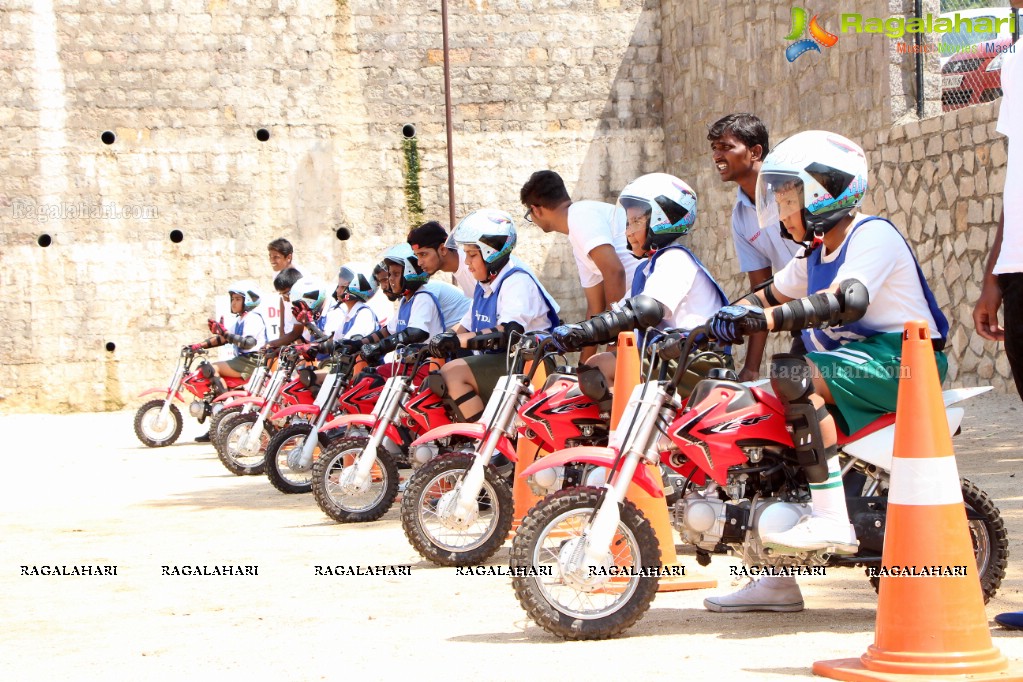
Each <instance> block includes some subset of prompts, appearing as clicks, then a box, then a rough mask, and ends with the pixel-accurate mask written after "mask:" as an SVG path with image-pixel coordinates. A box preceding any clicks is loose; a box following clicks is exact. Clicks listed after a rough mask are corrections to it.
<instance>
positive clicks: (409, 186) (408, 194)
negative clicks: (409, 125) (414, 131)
mask: <svg viewBox="0 0 1023 682" xmlns="http://www.w3.org/2000/svg"><path fill="white" fill-rule="evenodd" d="M401 146H402V149H403V150H404V152H405V208H406V209H407V211H408V219H409V227H410V228H412V227H417V226H418V225H419V224H420V223H422V222H423V213H424V211H423V200H422V197H421V196H420V194H419V146H418V144H417V143H416V138H414V137H411V138H405V139H404V140H402V142H401Z"/></svg>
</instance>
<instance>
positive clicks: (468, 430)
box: [412, 422, 519, 462]
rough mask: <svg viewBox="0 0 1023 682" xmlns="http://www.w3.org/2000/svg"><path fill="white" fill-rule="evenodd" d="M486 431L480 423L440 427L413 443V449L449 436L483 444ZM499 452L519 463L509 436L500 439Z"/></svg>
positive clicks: (498, 442) (462, 423)
mask: <svg viewBox="0 0 1023 682" xmlns="http://www.w3.org/2000/svg"><path fill="white" fill-rule="evenodd" d="M486 430H487V429H486V426H484V425H483V424H481V423H479V422H473V423H468V422H456V423H453V424H444V425H443V426H438V427H437V428H435V429H430V430H429V431H427V432H426V433H424V434H423V435H422V436H420V437H419V438H417V439H415V440H414V441H412V447H416V446H417V445H423V444H424V443H432V442H433V441H435V440H440V439H442V438H447V437H449V436H463V437H465V438H468V439H469V440H475V441H480V442H483V439H484V438H485V437H486ZM497 450H498V452H500V453H501V454H502V455H504V456H505V457H507V458H508V459H510V460H511V461H513V462H517V461H518V460H519V455H518V453H517V452H516V451H515V447H514V446H513V445H512V443H511V441H510V440H508V436H501V437H500V438H499V439H498V441H497Z"/></svg>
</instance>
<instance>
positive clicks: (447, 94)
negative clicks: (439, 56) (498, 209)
mask: <svg viewBox="0 0 1023 682" xmlns="http://www.w3.org/2000/svg"><path fill="white" fill-rule="evenodd" d="M440 25H441V31H442V32H443V34H444V129H445V132H446V133H447V138H448V214H449V215H448V218H449V220H450V222H449V223H448V229H451V230H453V229H455V157H454V150H453V149H452V147H451V64H450V62H449V61H448V0H440Z"/></svg>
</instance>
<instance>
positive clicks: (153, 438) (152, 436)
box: [135, 398, 183, 448]
mask: <svg viewBox="0 0 1023 682" xmlns="http://www.w3.org/2000/svg"><path fill="white" fill-rule="evenodd" d="M161 409H163V400H162V399H160V398H157V399H156V400H150V401H149V402H147V403H145V404H144V405H142V407H140V408H139V409H138V410H137V411H136V412H135V435H136V436H138V439H139V440H140V441H142V444H143V445H145V446H147V447H151V448H162V447H164V446H167V445H170V444H172V443H174V442H175V441H176V440H177V439H178V436H180V435H181V426H182V424H183V421H182V419H181V411H180V410H179V409H178V406H177V405H173V404H172V405H171V406H170V409H169V410H168V411H167V420H168V422H169V423H168V424H167V425H166V426H165V428H163V429H158V428H156V420H157V418H158V417H159V416H160V410H161ZM167 427H169V428H167Z"/></svg>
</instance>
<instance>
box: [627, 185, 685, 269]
mask: <svg viewBox="0 0 1023 682" xmlns="http://www.w3.org/2000/svg"><path fill="white" fill-rule="evenodd" d="M618 205H619V206H620V207H621V209H620V210H621V212H622V213H624V214H625V215H626V219H628V218H627V216H628V210H629V209H630V208H632V209H640V210H641V211H642V212H643V213H644V214H646V215H649V216H650V217H649V222H648V223H647V228H646V241H645V242H644V243H643V250H644V251H646V252H650V251H654V250H656V249H661V248H664V247H665V246H667V245H668V244H671V243H672V242H673V241H675V240H676V239H678V238H679V237H681V236H683V235H686V234H689V230H691V229H692V228H693V223H695V222H696V192H694V191H693V188H692V187H690V186H689V185H687V184H686V183H684V182H682V181H681V180H679V179H678V178H676V177H675V176H674V175H668V174H667V173H648V174H647V175H641V176H639V177H638V178H636V179H635V180H633V181H632V182H630V183H629V184H628V185H626V186H625V188H624V189H623V190H622V193H621V194H619V195H618Z"/></svg>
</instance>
